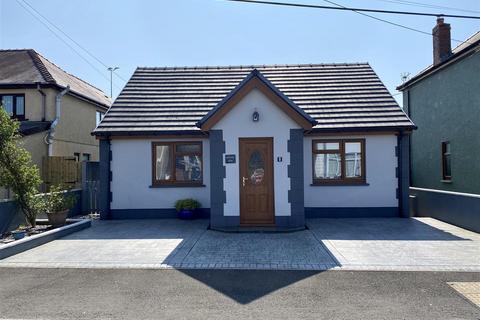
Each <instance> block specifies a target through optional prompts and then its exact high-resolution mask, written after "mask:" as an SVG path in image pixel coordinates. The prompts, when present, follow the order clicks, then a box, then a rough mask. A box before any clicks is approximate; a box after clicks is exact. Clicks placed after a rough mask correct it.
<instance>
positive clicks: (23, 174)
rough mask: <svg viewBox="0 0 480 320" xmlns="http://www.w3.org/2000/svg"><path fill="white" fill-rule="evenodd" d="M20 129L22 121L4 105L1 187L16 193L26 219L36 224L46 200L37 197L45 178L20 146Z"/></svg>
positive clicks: (0, 142)
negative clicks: (42, 178) (10, 114)
mask: <svg viewBox="0 0 480 320" xmlns="http://www.w3.org/2000/svg"><path fill="white" fill-rule="evenodd" d="M18 128H19V123H18V121H16V120H13V119H10V116H9V114H8V113H7V112H6V111H5V110H4V109H3V108H2V107H1V106H0V186H2V187H5V188H7V189H11V190H12V191H13V192H14V199H15V200H16V202H17V204H18V206H19V207H20V210H21V211H22V213H23V214H24V216H25V220H26V222H27V223H28V224H29V225H30V226H32V227H35V225H36V219H37V215H38V214H39V213H41V212H43V211H44V202H43V200H42V198H41V197H39V196H37V193H38V188H39V186H40V184H41V182H42V180H41V179H40V172H39V170H38V168H37V166H35V165H34V164H32V163H31V156H30V153H28V151H27V150H25V149H24V148H22V147H20V146H19V145H17V142H18V140H19V138H20V135H19V133H18Z"/></svg>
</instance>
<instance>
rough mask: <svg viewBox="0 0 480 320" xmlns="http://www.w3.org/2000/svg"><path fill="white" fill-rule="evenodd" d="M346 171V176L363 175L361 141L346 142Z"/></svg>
mask: <svg viewBox="0 0 480 320" xmlns="http://www.w3.org/2000/svg"><path fill="white" fill-rule="evenodd" d="M345 171H346V172H345V177H346V178H360V177H361V176H362V144H361V143H360V142H346V143H345Z"/></svg>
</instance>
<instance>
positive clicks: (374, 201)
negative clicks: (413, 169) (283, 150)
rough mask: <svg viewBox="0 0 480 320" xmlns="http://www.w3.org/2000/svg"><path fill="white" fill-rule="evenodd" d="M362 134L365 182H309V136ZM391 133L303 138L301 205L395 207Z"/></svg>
mask: <svg viewBox="0 0 480 320" xmlns="http://www.w3.org/2000/svg"><path fill="white" fill-rule="evenodd" d="M335 138H344V139H348V138H352V139H358V138H364V139H365V140H366V141H365V152H366V157H365V158H366V161H367V162H366V174H367V183H368V184H369V185H368V186H311V184H312V174H313V173H312V151H311V150H312V139H335ZM396 145H397V137H396V136H395V135H393V134H392V135H366V136H353V137H348V136H342V137H332V136H324V137H321V136H316V137H305V139H304V147H303V149H304V162H305V164H304V172H305V207H397V206H398V199H397V197H396V192H397V191H396V189H397V187H398V182H397V178H396V177H395V171H396V167H397V157H396V156H395V146H396Z"/></svg>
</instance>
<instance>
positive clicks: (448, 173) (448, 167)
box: [444, 155, 452, 177]
mask: <svg viewBox="0 0 480 320" xmlns="http://www.w3.org/2000/svg"><path fill="white" fill-rule="evenodd" d="M444 162H445V164H444V165H445V168H444V170H445V177H451V176H452V162H451V159H450V155H445V156H444Z"/></svg>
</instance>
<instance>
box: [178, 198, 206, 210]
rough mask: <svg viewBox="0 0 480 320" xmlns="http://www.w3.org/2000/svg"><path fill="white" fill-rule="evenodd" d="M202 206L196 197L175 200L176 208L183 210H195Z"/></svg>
mask: <svg viewBox="0 0 480 320" xmlns="http://www.w3.org/2000/svg"><path fill="white" fill-rule="evenodd" d="M197 208H200V202H198V201H197V200H195V199H181V200H178V201H177V202H175V209H177V211H181V210H195V209H197Z"/></svg>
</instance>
